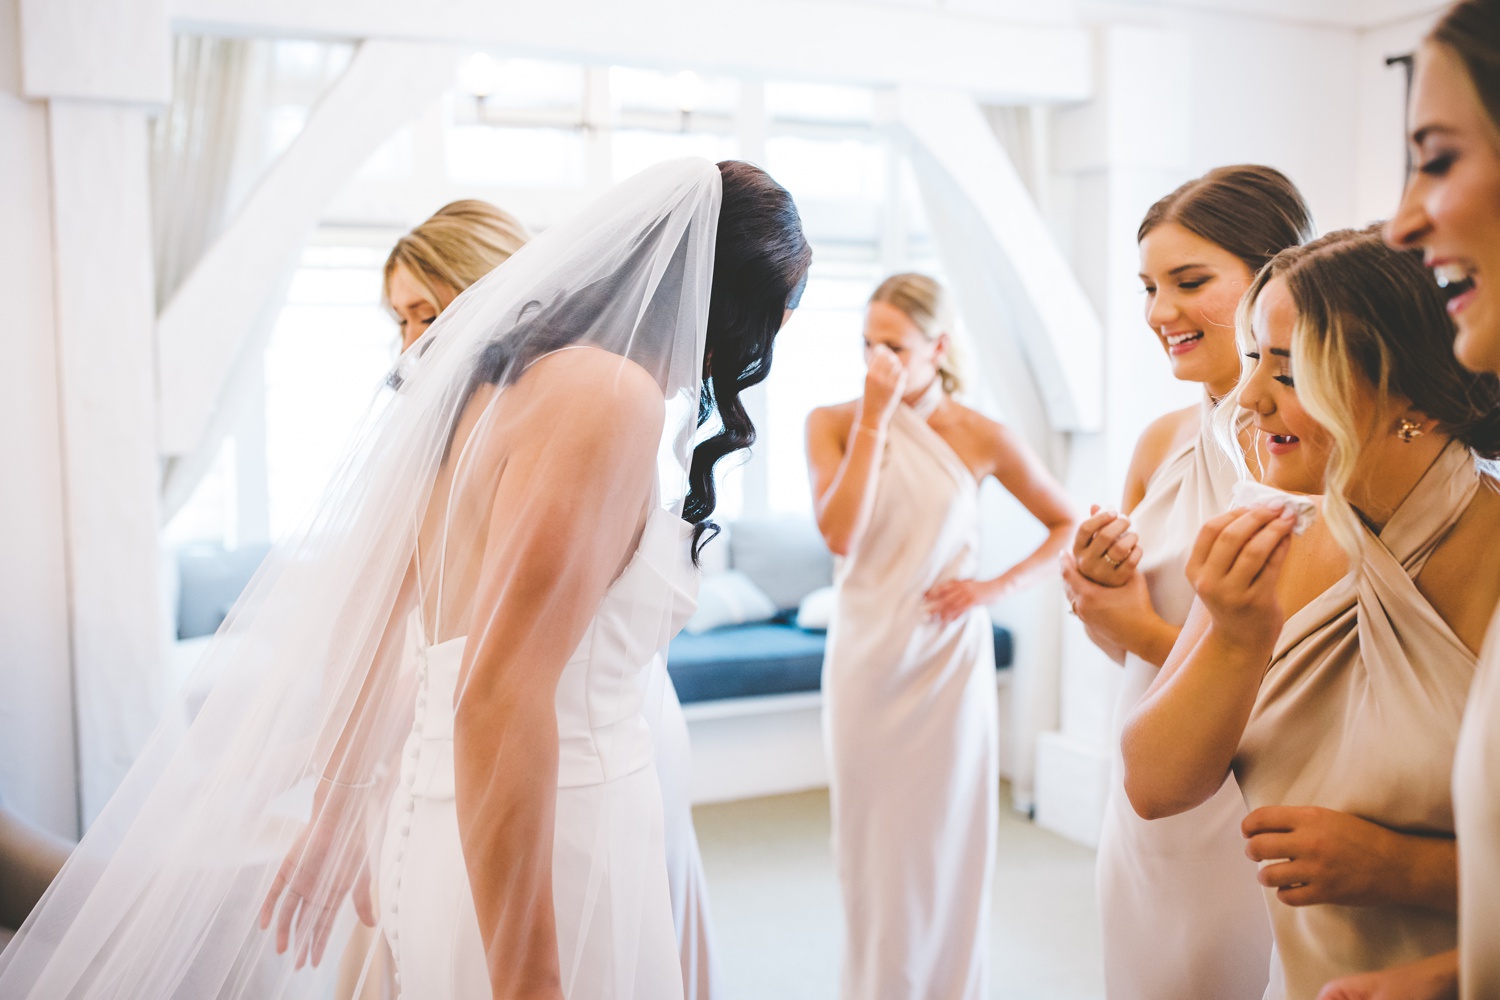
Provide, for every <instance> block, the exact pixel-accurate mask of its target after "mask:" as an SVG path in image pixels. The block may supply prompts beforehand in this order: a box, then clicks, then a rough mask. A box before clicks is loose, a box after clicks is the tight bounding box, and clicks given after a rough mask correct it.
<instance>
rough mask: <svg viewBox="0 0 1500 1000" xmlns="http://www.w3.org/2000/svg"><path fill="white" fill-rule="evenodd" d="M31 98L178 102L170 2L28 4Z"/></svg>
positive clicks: (24, 4) (24, 26)
mask: <svg viewBox="0 0 1500 1000" xmlns="http://www.w3.org/2000/svg"><path fill="white" fill-rule="evenodd" d="M20 5H21V65H22V69H23V72H24V84H23V87H24V90H25V93H26V96H28V97H36V98H48V97H71V98H86V99H94V100H101V101H124V102H128V103H137V104H165V103H166V102H167V101H169V100H171V98H172V37H171V27H170V23H169V21H168V17H167V0H128V2H126V0H20Z"/></svg>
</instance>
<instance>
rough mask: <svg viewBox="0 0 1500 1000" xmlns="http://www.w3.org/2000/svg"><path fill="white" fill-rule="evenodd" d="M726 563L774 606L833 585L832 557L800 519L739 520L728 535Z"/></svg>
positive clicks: (793, 604) (815, 531)
mask: <svg viewBox="0 0 1500 1000" xmlns="http://www.w3.org/2000/svg"><path fill="white" fill-rule="evenodd" d="M729 564H730V566H732V567H733V568H734V569H737V570H739V571H740V572H741V573H744V574H745V575H746V576H748V577H749V578H750V579H752V580H754V581H755V584H756V586H758V587H760V589H761V590H764V591H765V592H766V593H767V594H768V595H770V598H771V600H773V601H775V602H776V606H777V607H778V608H782V609H785V608H795V607H797V605H799V604H801V603H802V598H804V597H806V596H807V595H808V594H810V593H812V592H813V591H814V590H817V589H818V588H819V587H826V586H828V585H829V584H831V583H832V582H833V557H832V556H831V555H829V552H828V546H827V545H825V544H824V543H823V536H822V535H820V534H818V526H817V525H815V524H814V523H813V522H812V520H811V519H810V518H806V517H767V518H745V519H743V520H739V521H736V522H734V524H733V525H732V526H731V530H730V532H729Z"/></svg>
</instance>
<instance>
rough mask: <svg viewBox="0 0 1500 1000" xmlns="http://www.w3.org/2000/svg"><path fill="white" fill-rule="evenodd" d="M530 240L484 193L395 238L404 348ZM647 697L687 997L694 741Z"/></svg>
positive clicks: (389, 283)
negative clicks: (692, 743) (486, 200)
mask: <svg viewBox="0 0 1500 1000" xmlns="http://www.w3.org/2000/svg"><path fill="white" fill-rule="evenodd" d="M527 239H528V236H527V233H526V229H525V227H523V226H522V225H521V223H520V221H519V220H517V219H516V218H515V217H514V216H512V215H511V214H510V213H509V212H506V211H504V210H503V209H500V208H497V207H495V206H494V205H491V204H490V203H488V202H485V201H477V200H465V201H455V202H452V203H451V204H448V205H445V206H443V207H442V208H441V209H439V210H438V211H437V212H436V213H435V214H434V215H433V216H432V217H431V218H429V219H428V220H427V221H426V222H423V223H422V224H421V225H419V226H418V227H417V228H415V229H413V230H412V231H411V232H410V233H407V234H406V235H405V236H403V237H401V239H400V240H398V241H397V243H396V246H395V247H394V248H393V249H392V250H391V254H390V257H389V258H388V259H387V260H386V263H385V300H386V302H387V303H388V304H389V305H390V308H391V311H392V313H394V314H395V316H396V320H397V323H398V324H399V325H400V328H401V349H402V350H403V351H405V350H406V349H407V348H409V347H410V346H411V345H412V344H413V343H415V342H416V340H417V338H418V337H420V336H421V335H422V334H424V333H426V332H427V328H428V327H429V326H431V325H432V322H433V320H435V319H437V316H438V314H439V313H441V312H442V311H443V310H444V309H446V308H447V307H448V304H449V303H451V302H452V301H453V300H454V299H456V298H457V297H458V295H459V293H460V292H462V291H463V290H464V289H466V288H468V287H469V286H470V285H472V284H473V283H474V282H476V281H478V280H479V279H480V278H482V277H484V276H485V275H486V274H488V273H489V272H490V271H492V270H494V269H495V268H496V267H498V266H500V264H502V263H504V262H505V261H506V260H507V259H509V257H510V256H511V254H513V253H515V252H516V251H517V250H519V249H520V248H521V246H522V245H523V244H524V243H525V242H526V240H527ZM649 683H650V687H649V689H648V690H647V693H646V702H645V703H646V705H647V706H651V707H654V708H656V709H659V711H648V721H649V722H650V723H651V731H652V735H653V737H654V739H655V751H656V770H657V775H658V777H659V779H660V781H661V792H662V807H663V812H664V813H665V827H664V831H663V832H664V834H665V839H666V846H667V881H668V884H669V888H670V890H671V894H672V922H673V924H674V925H675V929H676V931H677V943H678V952H679V958H680V960H681V963H682V976H683V987H684V989H683V995H684V997H685V1000H712V998H713V997H715V996H722V995H723V989H722V984H721V974H720V971H719V963H718V959H717V956H716V954H715V952H714V948H713V936H712V917H711V915H710V912H709V907H708V886H707V882H706V880H705V879H704V875H703V858H702V856H701V855H700V854H699V851H698V834H697V832H696V831H695V830H694V828H693V811H692V799H691V795H690V783H691V779H692V775H691V770H692V746H691V744H690V743H689V736H688V728H687V720H686V718H685V717H684V716H683V714H682V705H681V703H680V702H679V701H678V700H677V690H676V688H674V687H673V686H672V680H671V678H670V677H668V675H667V671H666V669H665V667H663V666H662V665H661V664H657V666H656V668H655V669H653V670H652V672H651V677H650V681H649Z"/></svg>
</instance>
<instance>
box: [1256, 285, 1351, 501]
mask: <svg viewBox="0 0 1500 1000" xmlns="http://www.w3.org/2000/svg"><path fill="white" fill-rule="evenodd" d="M1250 327H1251V331H1252V332H1253V333H1254V334H1255V349H1254V350H1253V351H1250V352H1249V357H1250V359H1251V360H1252V362H1253V363H1254V366H1253V367H1252V368H1251V370H1250V372H1249V374H1248V375H1246V376H1245V384H1244V386H1243V387H1242V389H1241V391H1240V405H1241V406H1243V407H1244V408H1245V409H1247V410H1250V411H1251V412H1252V413H1254V415H1255V429H1256V431H1257V433H1258V434H1259V435H1260V438H1261V440H1260V441H1258V442H1257V444H1258V445H1259V448H1258V450H1259V451H1260V452H1261V453H1262V454H1263V455H1264V457H1265V470H1264V474H1263V475H1262V477H1261V482H1263V483H1265V484H1266V485H1268V486H1274V487H1276V488H1277V489H1279V490H1286V491H1288V492H1291V493H1313V494H1317V493H1322V492H1323V481H1324V477H1325V476H1326V475H1327V472H1328V459H1329V456H1330V455H1331V454H1332V451H1333V438H1332V436H1331V435H1330V434H1329V433H1328V431H1327V430H1326V429H1325V428H1324V427H1323V425H1322V424H1320V423H1318V422H1317V421H1316V420H1314V419H1313V418H1312V417H1311V415H1309V414H1308V412H1307V410H1305V409H1303V407H1302V403H1301V402H1300V401H1299V400H1298V399H1297V389H1296V381H1295V380H1294V379H1293V378H1292V336H1293V333H1294V332H1295V331H1296V328H1297V307H1296V305H1295V304H1294V303H1293V301H1292V295H1291V292H1290V291H1289V290H1288V289H1287V286H1286V282H1285V281H1283V280H1282V279H1280V278H1273V279H1272V280H1270V281H1268V282H1267V283H1266V285H1265V287H1264V288H1262V289H1261V291H1260V294H1259V295H1258V296H1257V297H1256V300H1255V306H1254V308H1253V309H1252V310H1251V313H1250Z"/></svg>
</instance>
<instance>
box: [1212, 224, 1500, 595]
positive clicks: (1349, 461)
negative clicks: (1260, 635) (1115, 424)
mask: <svg viewBox="0 0 1500 1000" xmlns="http://www.w3.org/2000/svg"><path fill="white" fill-rule="evenodd" d="M1278 278H1280V279H1282V280H1283V281H1284V282H1285V284H1286V288H1287V292H1288V293H1289V294H1290V295H1291V299H1292V305H1293V307H1294V308H1295V309H1296V312H1297V321H1296V326H1295V327H1294V328H1293V331H1292V373H1293V376H1294V381H1295V385H1296V392H1297V398H1298V400H1299V401H1300V402H1301V403H1302V405H1303V406H1304V407H1305V408H1306V409H1307V413H1308V415H1309V416H1311V417H1312V418H1313V419H1314V420H1316V421H1317V422H1318V423H1319V424H1320V425H1322V427H1323V428H1324V429H1325V430H1327V431H1328V434H1329V436H1330V437H1331V438H1332V439H1333V449H1332V452H1331V453H1330V455H1329V459H1328V470H1327V473H1326V475H1325V481H1324V505H1323V506H1324V516H1325V517H1326V518H1327V520H1328V528H1329V530H1330V531H1331V532H1332V533H1333V536H1334V538H1335V539H1337V541H1338V543H1339V545H1340V546H1342V547H1343V549H1344V551H1345V552H1347V553H1348V554H1349V556H1350V559H1351V560H1352V561H1353V563H1354V565H1356V566H1358V565H1359V563H1360V556H1361V538H1362V536H1363V531H1362V528H1361V524H1360V520H1359V515H1358V514H1357V513H1356V512H1355V510H1354V508H1353V506H1352V505H1351V503H1350V500H1349V490H1350V486H1351V484H1352V483H1353V481H1354V477H1355V473H1356V471H1357V470H1358V468H1359V464H1360V458H1361V455H1362V454H1363V453H1364V450H1365V448H1366V447H1367V446H1369V445H1370V444H1371V443H1372V442H1373V441H1374V440H1375V439H1376V438H1378V437H1379V436H1381V435H1382V434H1385V433H1390V427H1389V422H1390V421H1391V420H1393V419H1394V418H1396V417H1397V416H1398V415H1399V414H1398V408H1404V407H1405V406H1407V405H1410V406H1411V407H1412V408H1413V409H1415V410H1417V411H1418V412H1420V413H1422V414H1424V415H1426V416H1428V417H1430V418H1432V419H1433V420H1435V421H1436V422H1437V426H1438V430H1439V431H1440V432H1442V433H1444V434H1448V435H1450V436H1452V437H1454V438H1456V439H1458V440H1459V441H1460V442H1462V443H1463V444H1464V445H1466V446H1467V447H1468V448H1469V449H1470V450H1471V451H1472V452H1474V453H1475V454H1476V455H1478V456H1479V457H1481V458H1494V457H1496V456H1497V455H1500V381H1497V380H1496V378H1495V377H1494V376H1493V375H1488V374H1476V373H1474V372H1470V371H1468V370H1466V369H1465V368H1463V367H1462V366H1461V365H1460V364H1459V363H1458V361H1457V360H1456V359H1455V358H1454V357H1453V325H1452V322H1451V321H1450V320H1449V318H1448V313H1447V310H1446V308H1445V307H1444V301H1443V296H1442V294H1441V293H1440V292H1439V291H1438V288H1437V285H1436V284H1435V283H1434V282H1433V281H1432V279H1431V277H1430V276H1429V275H1428V273H1427V270H1426V268H1424V267H1423V266H1422V257H1421V253H1420V251H1409V250H1396V249H1393V248H1392V247H1390V246H1388V245H1387V244H1386V242H1385V240H1384V239H1382V238H1381V234H1380V226H1379V225H1378V224H1377V225H1375V226H1371V227H1369V228H1366V229H1357V230H1356V229H1341V230H1338V231H1337V232H1332V233H1329V234H1328V235H1326V236H1323V237H1321V238H1319V239H1316V240H1313V241H1312V242H1311V243H1308V244H1306V245H1304V246H1299V247H1291V248H1289V249H1286V250H1283V251H1282V252H1281V253H1279V254H1277V255H1276V256H1275V257H1273V258H1272V259H1271V262H1270V263H1269V264H1267V265H1266V266H1265V267H1264V268H1262V269H1261V271H1260V273H1259V274H1257V275H1256V276H1255V281H1254V282H1252V283H1251V285H1250V288H1249V289H1248V290H1247V291H1246V292H1245V296H1244V298H1243V299H1242V300H1241V302H1240V309H1239V314H1238V317H1237V321H1236V327H1237V334H1238V337H1239V340H1240V343H1241V346H1242V347H1244V348H1245V349H1246V350H1248V351H1254V350H1256V349H1257V348H1256V347H1255V346H1254V344H1255V337H1254V334H1253V332H1252V331H1251V329H1250V315H1251V313H1252V312H1253V310H1254V308H1255V302H1256V300H1257V299H1258V298H1259V297H1260V294H1261V292H1263V291H1264V290H1265V287H1266V285H1267V284H1269V283H1270V282H1271V281H1274V280H1276V279H1278ZM1245 381H1246V380H1245V379H1244V378H1243V377H1242V378H1241V379H1240V385H1241V386H1243V385H1244V384H1245ZM1366 389H1373V391H1374V398H1375V411H1374V412H1373V413H1368V412H1360V411H1359V409H1358V408H1357V402H1356V401H1357V400H1358V399H1359V398H1360V396H1361V395H1363V394H1364V392H1363V390H1366ZM1239 396H1240V390H1239V389H1236V391H1235V393H1234V394H1233V397H1232V398H1231V400H1229V401H1228V402H1230V403H1231V404H1238V401H1239Z"/></svg>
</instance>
